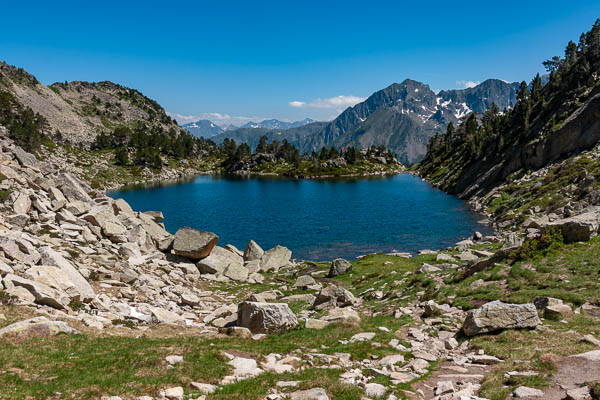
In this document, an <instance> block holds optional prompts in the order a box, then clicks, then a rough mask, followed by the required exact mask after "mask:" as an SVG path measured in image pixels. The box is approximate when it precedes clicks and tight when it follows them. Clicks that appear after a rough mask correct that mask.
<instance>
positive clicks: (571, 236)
mask: <svg viewBox="0 0 600 400" xmlns="http://www.w3.org/2000/svg"><path fill="white" fill-rule="evenodd" d="M546 227H558V228H559V229H560V231H561V233H562V236H563V239H564V241H565V242H566V243H572V242H587V241H588V240H590V239H591V238H592V237H594V236H596V235H597V234H598V228H599V224H598V214H597V213H595V212H587V213H584V214H579V215H576V216H574V217H570V218H565V219H560V220H558V221H554V222H551V223H549V224H548V225H546Z"/></svg>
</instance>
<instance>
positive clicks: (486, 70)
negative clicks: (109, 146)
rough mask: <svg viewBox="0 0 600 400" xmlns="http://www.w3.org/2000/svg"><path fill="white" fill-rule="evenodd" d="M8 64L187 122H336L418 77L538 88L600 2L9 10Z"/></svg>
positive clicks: (49, 5)
mask: <svg viewBox="0 0 600 400" xmlns="http://www.w3.org/2000/svg"><path fill="white" fill-rule="evenodd" d="M0 15H1V16H2V18H0V59H2V60H5V61H6V62H8V63H9V64H13V65H17V66H20V67H23V68H25V69H26V70H28V71H29V72H31V73H33V74H34V75H36V76H37V78H38V79H39V80H41V81H42V82H43V83H46V84H49V83H52V82H55V81H65V80H69V81H70V80H87V81H100V80H111V81H114V82H117V83H120V84H123V85H126V86H129V87H132V88H136V89H138V90H140V91H142V92H143V93H144V94H146V95H148V96H149V97H151V98H153V99H155V100H157V101H158V102H159V103H160V104H161V105H163V106H164V107H165V109H166V110H167V111H168V112H170V113H172V114H173V115H178V117H177V118H178V121H180V122H184V121H186V118H184V117H183V116H187V117H188V119H187V120H192V119H195V118H199V117H206V116H209V115H210V114H211V113H218V114H219V115H221V117H219V116H218V115H212V116H210V118H211V119H213V120H214V121H215V122H217V123H220V122H226V121H227V119H226V118H223V116H225V115H228V116H231V117H236V119H232V121H233V122H238V123H239V122H243V120H244V118H250V119H261V118H269V117H275V118H279V119H282V120H297V119H302V118H305V117H311V118H313V119H318V120H325V119H331V118H333V117H335V116H336V114H337V113H339V112H340V111H342V110H343V109H344V108H346V107H347V106H348V105H351V104H353V103H355V102H357V101H359V100H360V99H362V98H364V97H366V96H369V95H370V94H371V93H373V92H374V91H376V90H379V89H382V88H384V87H386V86H388V85H390V84H391V83H394V82H401V81H402V80H404V79H405V78H412V79H415V80H419V81H422V82H424V83H427V84H429V85H430V86H431V88H432V89H434V90H439V89H450V88H458V87H464V86H465V85H468V84H469V82H478V81H482V80H485V79H487V78H492V77H493V78H500V79H505V80H508V81H521V80H529V79H530V78H531V77H532V76H533V75H534V74H535V73H536V72H541V71H543V68H542V66H541V62H542V61H543V60H545V59H547V58H550V57H551V56H553V55H562V54H563V50H564V47H565V45H566V43H567V42H568V41H569V40H570V39H573V40H574V41H577V39H578V38H579V35H580V33H581V32H583V31H587V30H588V29H589V28H590V27H591V25H592V24H593V22H594V20H595V19H596V18H597V17H600V1H598V0H594V1H590V0H574V1H568V2H565V1H553V0H548V1H537V0H520V1H512V0H505V1H502V2H497V1H488V2H485V1H484V2H482V1H432V0H429V1H409V2H406V1H400V0H396V1H389V2H388V1H385V2H381V1H364V0H363V1H360V2H359V1H353V0H345V1H329V0H321V1H312V0H304V1H294V2H291V1H285V0H279V1H225V0H221V1H218V0H215V1H196V2H192V1H190V2H182V1H176V0H171V1H161V2H158V1H150V0H149V1H143V2H142V1H127V0H121V1H111V0H104V1H99V2H88V1H77V2H71V1H60V0H59V1H43V2H37V1H29V2H24V1H21V2H18V1H10V2H9V1H7V2H4V3H3V4H2V6H1V8H0Z"/></svg>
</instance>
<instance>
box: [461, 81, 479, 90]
mask: <svg viewBox="0 0 600 400" xmlns="http://www.w3.org/2000/svg"><path fill="white" fill-rule="evenodd" d="M480 83H481V82H479V81H477V82H473V81H456V84H457V85H461V86H464V87H465V89H469V88H472V87H475V86H477V85H479V84H480Z"/></svg>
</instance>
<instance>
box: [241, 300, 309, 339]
mask: <svg viewBox="0 0 600 400" xmlns="http://www.w3.org/2000/svg"><path fill="white" fill-rule="evenodd" d="M237 317H238V318H237V325H238V326H241V327H244V328H248V329H250V331H251V332H252V333H278V332H285V331H288V330H290V329H291V328H293V327H295V326H297V325H298V319H297V318H296V315H294V313H293V312H292V310H290V307H289V306H288V305H287V304H285V303H259V302H253V301H244V302H242V303H240V304H239V305H238V311H237Z"/></svg>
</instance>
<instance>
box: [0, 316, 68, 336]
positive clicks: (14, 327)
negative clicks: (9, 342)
mask: <svg viewBox="0 0 600 400" xmlns="http://www.w3.org/2000/svg"><path fill="white" fill-rule="evenodd" d="M59 333H71V334H76V333H78V332H77V330H75V329H73V328H71V327H70V326H69V325H68V324H67V323H66V322H62V321H50V320H48V318H46V317H35V318H30V319H27V320H24V321H20V322H15V323H14V324H11V325H9V326H7V327H5V328H2V329H0V337H2V336H5V335H16V336H17V337H26V338H30V337H48V336H54V335H58V334H59Z"/></svg>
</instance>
